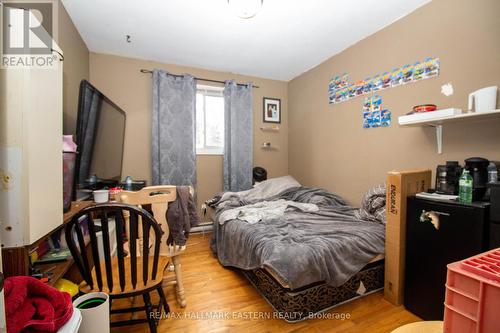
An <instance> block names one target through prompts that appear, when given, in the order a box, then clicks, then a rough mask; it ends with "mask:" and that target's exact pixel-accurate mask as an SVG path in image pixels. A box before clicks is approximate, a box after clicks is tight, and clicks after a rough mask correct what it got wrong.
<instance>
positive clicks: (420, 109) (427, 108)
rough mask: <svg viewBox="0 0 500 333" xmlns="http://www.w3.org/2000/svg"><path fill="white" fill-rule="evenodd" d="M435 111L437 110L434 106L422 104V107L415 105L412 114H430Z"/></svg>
mask: <svg viewBox="0 0 500 333" xmlns="http://www.w3.org/2000/svg"><path fill="white" fill-rule="evenodd" d="M436 110H437V106H436V105H435V104H422V105H415V106H414V107H413V112H414V113H419V112H431V111H436Z"/></svg>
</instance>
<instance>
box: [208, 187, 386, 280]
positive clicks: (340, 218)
mask: <svg viewBox="0 0 500 333" xmlns="http://www.w3.org/2000/svg"><path fill="white" fill-rule="evenodd" d="M278 199H285V200H293V201H297V202H303V203H314V204H316V205H318V207H319V208H320V209H319V211H317V212H301V211H287V212H286V213H285V215H284V216H282V217H279V218H275V219H270V220H263V221H260V222H258V223H255V224H249V223H246V222H243V221H240V220H237V219H235V220H230V221H227V222H226V223H225V224H224V225H219V223H217V218H218V216H219V215H220V214H221V213H222V212H223V211H224V210H227V209H231V208H235V207H238V206H242V205H247V204H250V203H254V202H257V201H259V200H268V201H269V200H278ZM356 211H357V209H355V208H352V207H350V206H348V205H347V204H346V202H345V201H344V200H343V199H342V198H340V197H339V196H337V195H335V194H332V193H329V192H328V191H326V190H321V189H311V188H307V187H293V188H289V189H287V190H284V191H282V192H280V193H279V194H277V195H273V196H270V197H266V198H259V199H255V198H252V200H251V201H247V200H245V197H241V196H230V197H229V198H227V199H225V200H223V202H222V203H219V206H218V208H217V210H216V221H215V222H216V223H214V228H215V232H214V243H213V244H212V248H213V250H214V251H215V252H216V253H217V256H218V258H219V261H220V262H221V264H222V265H224V266H233V267H237V268H240V269H245V270H250V269H256V268H262V267H269V268H270V269H272V270H273V271H274V272H275V273H277V274H278V275H279V277H280V278H281V279H282V280H283V281H284V282H286V283H287V284H288V286H289V287H290V288H291V289H297V288H300V287H303V286H306V285H308V284H311V283H314V282H320V281H325V282H326V283H328V284H331V285H333V286H339V285H342V284H343V283H345V282H346V281H347V280H348V279H349V278H350V277H351V276H353V275H354V274H356V273H357V272H359V271H360V270H361V269H362V268H363V267H364V266H365V265H366V264H367V263H368V262H370V260H371V259H373V258H374V257H375V256H376V255H378V254H381V253H384V238H385V226H384V225H383V224H381V223H377V222H372V221H366V220H360V219H359V218H356V216H355V212H356Z"/></svg>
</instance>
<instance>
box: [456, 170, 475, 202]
mask: <svg viewBox="0 0 500 333" xmlns="http://www.w3.org/2000/svg"><path fill="white" fill-rule="evenodd" d="M458 201H459V202H460V203H466V204H470V203H471V202H472V177H471V176H470V174H469V170H465V169H464V171H463V172H462V176H460V180H459V182H458Z"/></svg>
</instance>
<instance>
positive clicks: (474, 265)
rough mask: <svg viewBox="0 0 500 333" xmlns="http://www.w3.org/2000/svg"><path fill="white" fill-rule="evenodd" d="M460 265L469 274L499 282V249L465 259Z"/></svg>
mask: <svg viewBox="0 0 500 333" xmlns="http://www.w3.org/2000/svg"><path fill="white" fill-rule="evenodd" d="M461 264H462V268H463V269H465V270H467V271H469V272H472V273H475V274H478V275H480V276H482V277H485V278H487V279H490V280H494V281H497V282H500V249H496V250H492V251H489V252H485V253H482V254H480V255H477V256H475V257H471V258H469V259H465V260H463V261H462V262H461Z"/></svg>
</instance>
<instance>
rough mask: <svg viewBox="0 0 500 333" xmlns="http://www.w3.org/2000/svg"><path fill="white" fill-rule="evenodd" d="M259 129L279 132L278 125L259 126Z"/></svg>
mask: <svg viewBox="0 0 500 333" xmlns="http://www.w3.org/2000/svg"><path fill="white" fill-rule="evenodd" d="M260 130H261V131H264V132H279V130H280V128H279V126H261V127H260Z"/></svg>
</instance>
